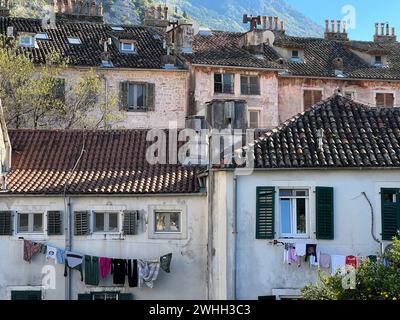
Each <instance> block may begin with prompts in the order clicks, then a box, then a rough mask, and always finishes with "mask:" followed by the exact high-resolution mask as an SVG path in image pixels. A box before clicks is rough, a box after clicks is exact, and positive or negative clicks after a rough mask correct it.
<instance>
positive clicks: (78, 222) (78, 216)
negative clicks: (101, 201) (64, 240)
mask: <svg viewBox="0 0 400 320" xmlns="http://www.w3.org/2000/svg"><path fill="white" fill-rule="evenodd" d="M74 225H75V228H74V234H75V235H76V236H83V235H87V234H89V212H88V211H76V212H74Z"/></svg>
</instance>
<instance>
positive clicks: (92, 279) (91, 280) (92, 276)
mask: <svg viewBox="0 0 400 320" xmlns="http://www.w3.org/2000/svg"><path fill="white" fill-rule="evenodd" d="M99 273H100V267H99V258H98V257H92V256H88V255H86V256H85V284H87V285H92V286H98V285H99V282H100V277H99Z"/></svg>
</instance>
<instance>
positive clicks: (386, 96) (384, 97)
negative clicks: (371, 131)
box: [375, 93, 394, 108]
mask: <svg viewBox="0 0 400 320" xmlns="http://www.w3.org/2000/svg"><path fill="white" fill-rule="evenodd" d="M375 99H376V106H377V107H386V108H391V107H393V106H394V95H393V93H377V94H376V96H375Z"/></svg>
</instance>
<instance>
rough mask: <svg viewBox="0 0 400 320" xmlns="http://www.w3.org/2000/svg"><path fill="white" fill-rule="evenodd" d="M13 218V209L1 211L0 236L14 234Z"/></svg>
mask: <svg viewBox="0 0 400 320" xmlns="http://www.w3.org/2000/svg"><path fill="white" fill-rule="evenodd" d="M12 222H13V218H12V212H11V211H0V236H12V234H13V223H12Z"/></svg>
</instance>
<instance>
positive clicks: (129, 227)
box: [123, 211, 138, 235]
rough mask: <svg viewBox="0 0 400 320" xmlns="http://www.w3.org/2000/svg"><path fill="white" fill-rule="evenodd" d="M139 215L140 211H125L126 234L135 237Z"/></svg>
mask: <svg viewBox="0 0 400 320" xmlns="http://www.w3.org/2000/svg"><path fill="white" fill-rule="evenodd" d="M137 215H138V211H124V223H123V232H124V234H126V235H135V234H136V233H137V230H136V224H137Z"/></svg>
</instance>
